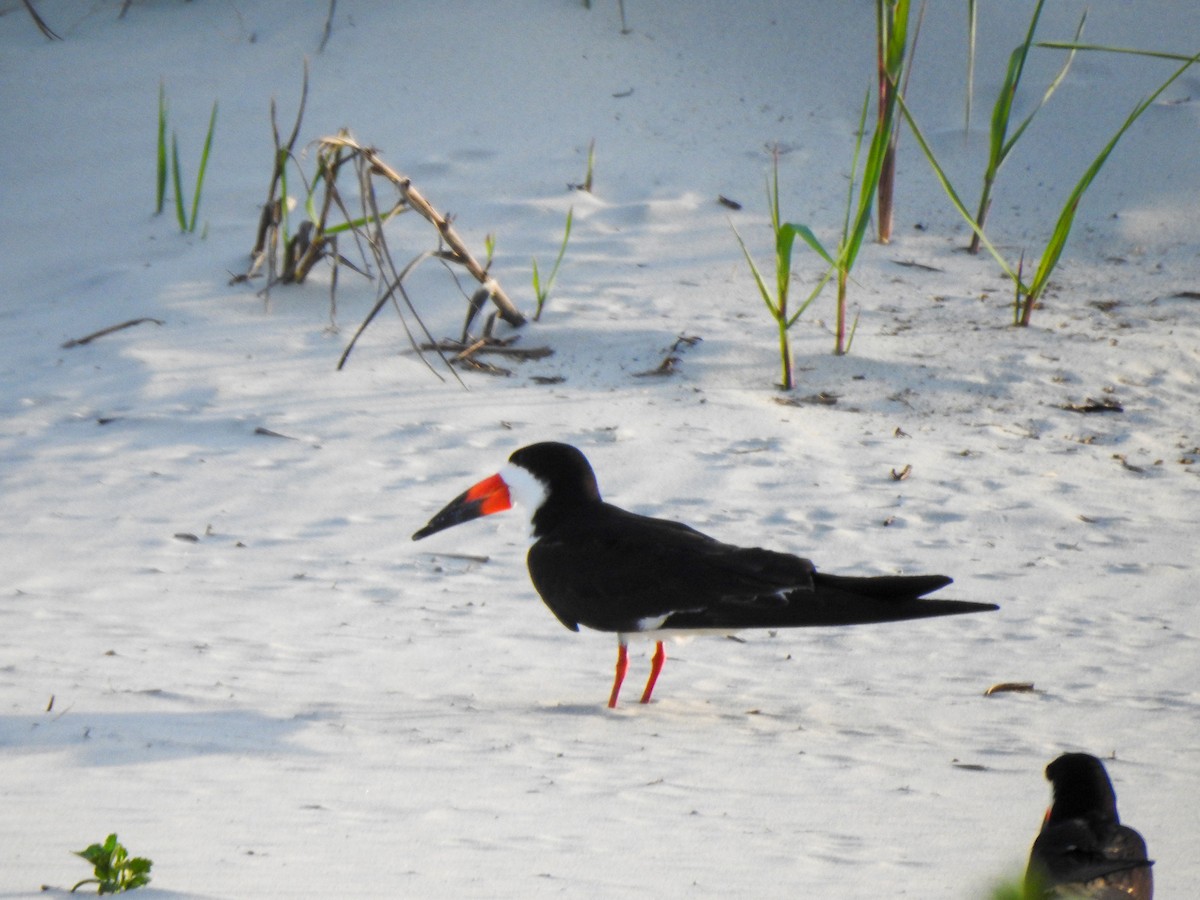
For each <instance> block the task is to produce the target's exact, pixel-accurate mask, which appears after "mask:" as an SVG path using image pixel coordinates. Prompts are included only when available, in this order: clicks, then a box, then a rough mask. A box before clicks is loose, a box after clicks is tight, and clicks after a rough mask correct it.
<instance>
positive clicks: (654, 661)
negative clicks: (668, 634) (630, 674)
mask: <svg viewBox="0 0 1200 900" xmlns="http://www.w3.org/2000/svg"><path fill="white" fill-rule="evenodd" d="M666 661H667V654H666V652H665V651H664V650H663V645H662V641H659V642H658V643H656V644H655V645H654V656H653V657H652V658H651V660H650V678H649V679H647V681H646V690H644V691H642V702H643V703H649V702H650V695H651V694H653V693H654V682H656V681H658V673H659V672H661V671H662V667H663V663H664V662H666Z"/></svg>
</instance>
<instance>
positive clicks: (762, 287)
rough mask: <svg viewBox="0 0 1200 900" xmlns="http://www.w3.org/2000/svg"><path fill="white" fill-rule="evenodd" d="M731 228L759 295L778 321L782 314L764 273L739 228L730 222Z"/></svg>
mask: <svg viewBox="0 0 1200 900" xmlns="http://www.w3.org/2000/svg"><path fill="white" fill-rule="evenodd" d="M729 227H730V228H732V229H733V236H734V237H735V238H737V242H738V246H739V247H741V248H742V255H743V256H745V257H746V263H747V264H748V265H749V266H750V274H751V275H753V276H754V283H755V284H756V285H757V286H758V293H759V294H760V295H761V296H762V299H763V303H765V304H766V305H767V309H768V310H769V311H770V313H771V317H772V318H773V319H775V320H776V321H778V320H779V318H780V316H781V315H782V312H781V310H780V309H779V308H778V307H777V306H776V305H775V301H774V300H773V299H772V298H771V292H770V291H769V290H767V283H766V282H765V281H764V280H763V277H762V272H760V271H759V270H758V266H757V265H756V264H755V262H754V257H753V256H751V255H750V250H749V248H747V247H746V242H745V241H743V240H742V235H741V234H740V233H739V232H738V230H737V226H735V225H734V224H733V223H732V222H730V223H729Z"/></svg>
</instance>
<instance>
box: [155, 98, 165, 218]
mask: <svg viewBox="0 0 1200 900" xmlns="http://www.w3.org/2000/svg"><path fill="white" fill-rule="evenodd" d="M157 162H158V170H157V172H156V173H155V179H154V188H155V195H154V214H155V215H156V216H157V215H159V214H160V213H162V211H163V204H164V203H165V202H166V196H167V88H166V85H165V84H163V82H161V81H159V83H158V154H157Z"/></svg>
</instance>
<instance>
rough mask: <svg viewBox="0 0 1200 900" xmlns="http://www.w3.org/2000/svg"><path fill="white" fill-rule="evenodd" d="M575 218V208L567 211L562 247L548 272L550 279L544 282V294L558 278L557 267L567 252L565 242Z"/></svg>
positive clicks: (569, 237) (567, 239)
mask: <svg viewBox="0 0 1200 900" xmlns="http://www.w3.org/2000/svg"><path fill="white" fill-rule="evenodd" d="M574 216H575V207H573V206H572V207H571V208H570V209H568V210H567V224H566V226H565V228H564V229H563V239H562V246H560V247H559V248H558V256H557V257H555V259H554V268H552V269H551V270H550V278H549V279H548V280H547V281H546V292H547V293H549V292H550V288H551V287H553V285H554V279H555V278H557V277H558V267H559V266H561V265H562V261H563V256H564V255H565V254H566V252H567V241H569V240H570V239H571V222H572V221H573V219H574Z"/></svg>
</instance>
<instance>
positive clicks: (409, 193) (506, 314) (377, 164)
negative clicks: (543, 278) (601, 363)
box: [321, 136, 525, 328]
mask: <svg viewBox="0 0 1200 900" xmlns="http://www.w3.org/2000/svg"><path fill="white" fill-rule="evenodd" d="M321 143H323V144H325V143H332V144H340V145H342V146H345V147H350V148H352V149H355V150H357V151H359V152H360V153H362V155H363V158H364V159H365V160H366V161H367V162H368V163H369V164H370V166H371V170H372V171H373V172H377V173H378V174H380V175H382V176H383V177H384V178H386V179H387V180H388V181H390V182H392V183H393V184H394V185H396V187H397V188H399V189H400V195H401V196H402V197H403V198H404V201H405V202H406V203H407V204H408V206H409V207H411V208H412V209H413V210H414V211H416V212H418V213H420V214H421V216H422V217H423V218H424V219H425V220H426V221H428V222H429V223H430V224H431V225H433V227H434V228H436V229H437V230H438V234H439V235H441V238H442V240H443V241H445V243H446V246H447V247H449V248H450V252H451V253H453V254H454V261H455V262H457V263H458V264H459V265H461V266H462V267H463V268H464V269H466V270H467V271H468V272H470V273H471V277H472V278H474V279H475V280H476V281H478V282H479V283H480V284H482V285H483V286H484V287H486V288H487V289H488V293H489V295H490V296H491V300H492V302H493V303H494V304H496V308H497V309H498V310H499V311H500V318H502V319H503V320H504V321H505V322H507V323H508V324H509V325H512V326H513V327H514V328H519V327H520V326H522V325H524V324H525V316H524V315H523V314H522V313H521V311H520V310H519V309H517V307H516V304H514V303H513V302H512V300H510V299H509V297H508V294H506V293H505V292H504V289H503V288H502V287H500V285H499V283H498V282H497V281H496V280H495V279H494V278H492V276H491V275H489V274H488V271H487V269H485V268H484V267H483V266H481V265H480V264H479V261H478V260H476V259H475V257H474V256H472V255H471V251H470V250H468V249H467V245H466V244H464V243H463V240H462V238H461V237H459V236H458V232H457V231H455V230H454V226H453V225H451V224H450V220H449V219H447V218H446V217H445V216H443V215H442V214H441V213H439V212H438V211H437V210H436V209H434V208H433V205H432V204H431V203H430V202H429V201H428V200H426V199H425V197H424V196H423V195H422V194H421V192H420V191H418V190H417V189H416V188H415V187H413V183H412V180H411V179H410V178H408V177H407V176H404V175H401V174H400V173H399V172H397V171H396V170H395V169H393V168H392V167H391V166H389V165H388V164H387V163H385V162H384V161H383V160H382V159H380V158H379V154H378V153H376V152H375V151H374V150H373V149H371V148H369V147H362V146H360V145H359V144H358V143H356V142H355V141H353V140H352V139H350V138H348V137H343V136H339V137H336V138H325V139H323V140H322V142H321Z"/></svg>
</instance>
